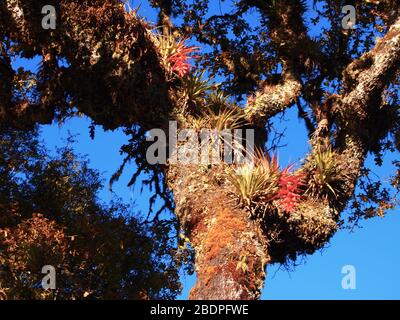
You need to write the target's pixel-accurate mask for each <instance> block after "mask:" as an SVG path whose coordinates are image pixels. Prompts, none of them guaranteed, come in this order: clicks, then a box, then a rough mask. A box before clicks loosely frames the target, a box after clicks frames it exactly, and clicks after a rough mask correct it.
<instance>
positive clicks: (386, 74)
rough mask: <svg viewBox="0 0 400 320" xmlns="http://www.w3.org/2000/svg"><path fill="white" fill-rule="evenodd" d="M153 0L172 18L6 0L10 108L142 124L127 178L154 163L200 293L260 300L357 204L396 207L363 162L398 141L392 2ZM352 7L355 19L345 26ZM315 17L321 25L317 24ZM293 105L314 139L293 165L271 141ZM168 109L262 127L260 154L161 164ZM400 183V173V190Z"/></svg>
mask: <svg viewBox="0 0 400 320" xmlns="http://www.w3.org/2000/svg"><path fill="white" fill-rule="evenodd" d="M151 3H152V5H153V6H154V7H155V8H158V10H159V21H158V25H159V26H160V27H162V28H155V26H153V25H151V24H149V23H148V22H146V21H144V19H142V18H141V17H139V16H138V15H137V12H136V11H129V12H127V10H126V8H125V7H124V5H122V4H121V3H120V2H119V1H117V0H106V1H104V0H101V1H100V0H86V1H63V0H61V1H48V0H46V1H41V0H39V1H34V2H33V1H21V0H19V1H14V0H6V1H3V2H2V3H1V4H0V13H1V15H0V26H1V27H2V28H1V29H0V30H1V31H0V37H1V40H2V41H1V47H0V50H1V51H0V88H1V91H0V114H1V119H2V121H3V122H6V123H10V124H13V125H14V126H17V127H20V128H26V127H30V126H32V125H33V124H35V123H50V122H51V121H52V120H54V119H58V120H62V119H64V118H65V117H69V116H72V115H73V114H75V113H83V114H86V115H87V116H89V117H90V118H91V119H92V120H93V124H97V125H102V126H103V127H104V128H105V129H114V128H118V127H122V128H124V129H125V131H126V133H127V134H128V135H130V136H131V140H130V143H129V144H128V145H126V146H123V148H122V151H123V152H125V153H126V154H127V157H126V159H125V162H124V164H126V163H127V162H128V161H130V160H135V161H136V163H137V165H138V172H137V173H136V174H135V175H134V176H133V178H132V181H131V183H134V182H135V180H136V178H137V177H138V175H139V174H140V173H141V172H146V173H147V174H148V175H149V181H147V183H153V184H154V186H155V189H154V190H155V196H160V197H161V198H162V199H163V200H164V201H165V206H164V207H163V208H162V209H174V211H175V213H176V216H177V218H178V219H179V222H180V225H181V228H182V230H183V231H184V233H185V235H186V237H187V238H188V239H189V240H190V243H191V246H192V247H193V248H194V249H195V252H196V258H195V263H196V271H197V283H196V286H195V288H194V289H193V290H192V292H191V298H215V299H228V298H230V299H255V298H257V297H258V296H259V293H260V289H261V287H262V285H263V281H264V277H265V267H266V265H268V264H271V263H277V262H278V263H285V262H287V261H290V260H295V259H296V258H297V257H298V256H299V255H303V254H311V253H313V252H314V251H315V250H317V249H319V248H321V247H323V246H324V245H325V244H326V243H327V242H328V241H329V239H330V238H331V236H332V235H333V234H334V233H335V232H336V231H337V229H338V228H339V227H340V225H341V224H342V223H343V218H342V213H343V212H344V210H345V209H346V208H351V209H353V210H352V212H353V216H352V219H353V220H357V219H359V218H362V217H372V216H374V215H377V214H379V215H383V214H384V212H385V211H386V210H387V209H389V208H392V207H393V206H394V200H395V199H394V198H393V195H392V194H391V190H386V189H383V188H382V186H381V184H380V182H379V181H373V180H372V177H370V176H369V169H368V168H367V167H366V166H365V159H366V156H367V155H368V154H371V153H372V154H374V155H375V158H376V162H377V164H378V165H379V164H381V163H382V154H383V152H384V151H386V150H394V149H395V148H397V149H398V148H399V127H400V126H399V124H400V122H399V104H398V72H399V70H398V68H399V65H400V64H399V62H400V20H399V19H400V18H399V8H398V5H397V3H396V1H395V0H382V1H379V2H378V1H367V0H365V1H346V2H345V1H337V0H335V1H333V0H332V1H331V0H325V1H319V0H315V1H309V2H306V1H301V0H282V1H274V0H271V1H258V0H239V1H234V2H231V3H230V10H231V11H230V13H227V14H218V13H213V12H210V11H209V1H208V0H200V1H195V2H191V1H183V0H176V1H175V0H157V1H151ZM48 4H52V5H54V6H55V7H56V8H57V13H58V16H57V28H56V29H55V30H43V29H42V27H41V19H42V15H41V8H42V7H43V6H44V5H48ZM349 4H350V5H353V6H354V7H355V8H356V12H357V28H356V29H353V30H351V29H349V30H345V29H343V28H342V18H343V14H342V8H343V6H345V5H349ZM250 13H251V14H253V17H252V18H251V17H250ZM254 16H256V18H257V19H256V20H257V21H252V23H250V22H249V21H250V19H252V20H254ZM311 24H314V25H316V26H318V27H319V32H317V33H316V34H315V32H314V34H311V32H310V30H309V26H310V25H311ZM314 29H316V28H314ZM186 38H190V39H192V40H193V41H195V42H196V43H197V44H198V45H199V46H201V51H200V52H198V53H196V55H197V56H198V58H197V62H196V68H197V69H199V71H200V73H199V72H196V71H195V70H192V71H189V65H188V60H189V54H190V53H191V52H192V51H193V48H190V47H188V46H185V41H184V39H186ZM16 56H21V57H24V58H33V57H41V59H42V64H41V67H40V69H39V71H38V72H37V73H31V72H28V71H27V70H17V71H15V70H13V68H12V64H11V60H12V59H13V58H14V57H16ZM201 71H207V77H208V78H207V77H206V76H205V74H203V76H201V75H202V73H201ZM212 76H218V77H219V78H221V79H222V80H223V83H222V85H220V86H216V85H213V84H212V83H210V81H209V78H210V77H212ZM294 107H296V108H297V109H298V111H299V117H300V118H301V119H303V120H304V124H305V126H306V128H307V130H308V134H309V143H310V150H309V153H308V155H307V156H306V157H305V159H304V161H303V163H302V164H301V166H300V168H298V169H297V170H295V169H293V168H290V167H289V168H284V169H281V168H280V167H279V165H278V163H277V160H276V158H275V157H274V156H273V155H272V154H268V153H266V152H265V151H266V150H267V146H268V144H271V140H272V136H271V119H272V118H273V117H274V116H276V115H278V114H280V113H283V112H285V110H287V109H289V108H294ZM169 120H176V121H177V122H178V127H179V128H192V129H195V130H199V129H200V128H217V129H218V128H228V129H239V128H253V129H254V130H255V132H256V141H257V145H258V147H259V148H260V149H261V151H260V152H258V154H257V155H254V160H255V165H253V166H248V165H235V166H229V165H227V164H224V163H220V164H215V165H210V166H200V165H188V166H182V165H179V166H176V165H173V164H169V165H155V166H151V165H149V163H148V162H147V161H146V157H145V152H146V149H147V146H148V145H147V143H146V140H145V134H146V131H147V130H149V129H152V128H162V129H166V128H167V126H168V121H169ZM124 164H123V166H124ZM397 165H398V163H397ZM123 166H122V167H121V170H120V171H119V172H117V174H116V175H115V176H114V179H113V180H115V179H117V178H118V176H119V175H120V174H121V172H122V170H123ZM398 181H399V179H398V172H397V178H396V177H394V178H393V181H392V182H393V183H392V184H393V187H394V188H398ZM357 185H358V186H359V187H360V188H359V190H360V191H361V194H357V193H356V187H357ZM357 190H358V189H357ZM172 195H173V201H172ZM154 199H155V198H152V202H154ZM159 213H160V212H157V213H155V216H154V217H153V218H154V219H156V220H157V217H158V215H159Z"/></svg>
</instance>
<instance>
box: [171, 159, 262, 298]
mask: <svg viewBox="0 0 400 320" xmlns="http://www.w3.org/2000/svg"><path fill="white" fill-rule="evenodd" d="M223 174H224V171H223V167H222V166H215V167H213V168H212V169H207V168H202V167H199V166H190V167H187V166H183V167H182V166H181V167H175V166H174V167H171V168H170V169H169V173H168V176H167V179H168V181H169V182H170V187H171V189H172V190H173V192H174V198H175V203H176V214H177V216H178V218H179V220H180V222H181V224H182V227H183V230H185V232H186V234H187V235H188V237H189V239H190V243H191V245H192V247H193V248H194V249H195V251H196V261H195V265H196V272H197V281H196V285H195V287H194V289H193V290H192V291H191V294H190V298H191V299H217V300H221V299H233V300H238V299H246V300H249V299H257V298H258V297H259V296H260V290H261V288H262V286H263V281H264V277H265V273H264V270H265V266H266V264H267V263H268V262H269V256H268V246H267V241H266V238H265V236H264V235H263V232H262V230H261V228H260V226H259V224H258V223H256V222H255V221H254V220H253V219H250V217H249V214H248V213H247V212H246V211H245V210H243V209H240V208H238V207H237V205H235V202H234V200H233V199H232V198H231V197H230V196H229V194H228V192H227V191H228V190H229V189H228V188H227V187H226V186H225V185H224V182H223V180H221V178H222V176H223Z"/></svg>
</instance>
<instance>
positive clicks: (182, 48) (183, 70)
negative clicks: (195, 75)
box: [168, 39, 198, 77]
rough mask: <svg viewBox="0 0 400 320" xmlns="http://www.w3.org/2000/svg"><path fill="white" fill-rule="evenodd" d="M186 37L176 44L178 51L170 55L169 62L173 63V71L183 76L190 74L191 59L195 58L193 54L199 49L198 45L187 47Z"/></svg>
mask: <svg viewBox="0 0 400 320" xmlns="http://www.w3.org/2000/svg"><path fill="white" fill-rule="evenodd" d="M185 42H186V39H183V40H180V41H179V42H177V44H176V52H175V53H174V54H172V55H170V56H169V57H168V62H169V64H170V65H171V68H172V71H173V72H174V73H176V74H177V75H179V76H180V77H183V76H185V75H187V74H188V72H189V71H190V69H191V67H192V66H191V65H190V63H189V60H190V59H191V58H193V56H191V54H192V53H193V52H195V51H197V50H198V48H197V47H187V46H186V45H185Z"/></svg>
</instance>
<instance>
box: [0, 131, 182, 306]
mask: <svg viewBox="0 0 400 320" xmlns="http://www.w3.org/2000/svg"><path fill="white" fill-rule="evenodd" d="M37 134H38V133H37V130H34V131H26V132H21V131H16V130H14V129H11V128H9V127H8V128H6V127H4V126H2V128H1V131H0V213H1V218H0V291H1V293H2V295H4V296H3V298H7V299H85V298H86V299H172V298H174V297H175V296H176V295H177V294H178V293H179V292H180V283H179V275H178V269H179V265H178V261H177V260H176V257H175V254H174V252H175V251H176V249H175V247H176V245H175V241H174V240H173V238H172V237H171V235H172V234H174V231H175V228H176V226H175V224H174V223H168V222H166V221H164V222H163V223H153V224H144V223H143V222H141V221H140V220H139V219H138V217H137V216H135V215H133V214H132V208H131V206H128V205H124V204H122V203H121V202H120V201H119V200H116V201H115V202H113V203H112V204H111V205H109V206H107V205H105V204H103V203H101V202H100V200H99V199H98V197H97V192H98V190H99V188H101V186H102V182H101V180H100V177H99V173H98V172H96V171H94V170H92V169H90V168H89V166H88V162H87V160H85V159H81V158H79V157H78V156H77V155H75V154H74V153H73V152H72V149H71V145H70V144H68V145H67V146H66V147H64V148H62V149H59V150H58V154H57V156H55V157H51V156H48V151H47V150H46V149H45V148H44V147H43V146H42V145H41V143H39V141H38V139H37ZM45 265H51V266H54V267H55V268H56V289H55V290H43V288H42V285H41V281H42V278H43V277H44V276H45V275H44V274H42V273H41V271H42V267H43V266H45Z"/></svg>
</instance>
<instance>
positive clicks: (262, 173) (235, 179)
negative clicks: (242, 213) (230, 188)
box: [227, 150, 280, 206]
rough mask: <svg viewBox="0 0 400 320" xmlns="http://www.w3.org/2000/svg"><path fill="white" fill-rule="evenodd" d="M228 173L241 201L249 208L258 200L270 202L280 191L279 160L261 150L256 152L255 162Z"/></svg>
mask: <svg viewBox="0 0 400 320" xmlns="http://www.w3.org/2000/svg"><path fill="white" fill-rule="evenodd" d="M227 173H228V179H229V180H230V181H231V183H232V184H233V185H234V187H235V189H236V191H237V192H238V194H239V197H240V200H241V201H242V202H243V203H244V204H245V205H247V206H250V205H251V204H252V203H253V202H254V201H258V200H262V201H263V202H267V201H270V200H272V199H273V198H274V196H275V195H276V193H277V192H278V190H279V176H280V173H279V164H278V159H277V157H276V156H273V157H270V156H269V155H265V154H264V153H263V152H261V151H259V150H258V151H256V154H255V158H254V162H252V163H244V164H241V165H238V166H236V167H230V168H229V169H228V171H227Z"/></svg>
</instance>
